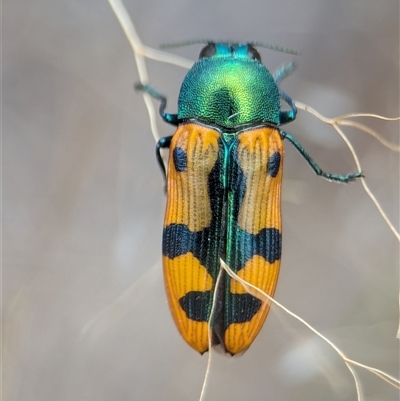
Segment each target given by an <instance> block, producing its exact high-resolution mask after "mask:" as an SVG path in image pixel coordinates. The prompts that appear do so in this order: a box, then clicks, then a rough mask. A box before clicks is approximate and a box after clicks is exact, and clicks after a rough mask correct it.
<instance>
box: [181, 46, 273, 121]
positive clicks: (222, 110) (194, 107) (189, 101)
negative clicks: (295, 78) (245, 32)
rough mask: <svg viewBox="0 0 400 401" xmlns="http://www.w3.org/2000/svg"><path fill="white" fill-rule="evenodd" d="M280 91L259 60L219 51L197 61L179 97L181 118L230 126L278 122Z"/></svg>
mask: <svg viewBox="0 0 400 401" xmlns="http://www.w3.org/2000/svg"><path fill="white" fill-rule="evenodd" d="M279 113H280V98H279V90H278V87H277V85H276V83H275V81H274V78H273V77H272V75H271V73H270V72H269V71H268V70H267V69H266V68H265V67H264V65H263V64H262V63H261V62H259V61H258V60H254V59H250V58H245V57H235V56H233V55H232V54H223V55H221V54H220V53H219V54H218V53H217V55H214V56H212V57H210V58H202V59H200V60H198V61H197V62H196V63H195V64H194V65H193V67H192V69H191V70H190V71H189V72H188V74H187V75H186V77H185V79H184V81H183V83H182V87H181V91H180V94H179V98H178V118H179V120H186V119H187V120H189V119H199V120H203V121H206V122H209V123H211V124H215V125H218V126H220V127H225V128H228V129H233V128H237V127H238V126H241V125H248V124H257V123H264V122H269V123H272V124H276V125H278V124H279V123H280V121H279Z"/></svg>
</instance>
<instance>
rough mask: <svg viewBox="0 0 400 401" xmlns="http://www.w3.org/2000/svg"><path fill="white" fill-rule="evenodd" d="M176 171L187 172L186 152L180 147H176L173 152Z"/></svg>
mask: <svg viewBox="0 0 400 401" xmlns="http://www.w3.org/2000/svg"><path fill="white" fill-rule="evenodd" d="M172 157H173V160H174V166H175V170H176V171H178V172H181V171H185V170H186V168H187V156H186V152H185V151H184V150H183V149H182V148H180V147H179V146H177V147H175V148H174V150H173V152H172Z"/></svg>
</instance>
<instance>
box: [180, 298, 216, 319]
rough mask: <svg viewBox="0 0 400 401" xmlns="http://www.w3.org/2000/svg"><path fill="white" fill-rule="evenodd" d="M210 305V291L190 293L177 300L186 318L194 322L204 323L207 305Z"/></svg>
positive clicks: (207, 309)
mask: <svg viewBox="0 0 400 401" xmlns="http://www.w3.org/2000/svg"><path fill="white" fill-rule="evenodd" d="M211 303H212V292H211V291H190V292H188V293H187V294H185V295H184V296H183V297H182V298H180V299H179V304H180V305H181V307H182V309H183V310H184V311H185V313H186V316H187V317H188V318H189V319H191V320H194V321H196V322H206V321H207V320H208V316H209V307H208V306H209V305H211Z"/></svg>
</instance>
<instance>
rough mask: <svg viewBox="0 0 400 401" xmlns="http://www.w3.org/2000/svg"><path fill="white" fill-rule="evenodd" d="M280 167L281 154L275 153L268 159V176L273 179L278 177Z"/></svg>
mask: <svg viewBox="0 0 400 401" xmlns="http://www.w3.org/2000/svg"><path fill="white" fill-rule="evenodd" d="M280 165H281V154H280V153H279V152H278V151H276V152H275V153H274V154H273V155H271V156H270V157H269V158H268V164H267V173H268V175H269V176H271V177H273V178H275V177H276V176H277V175H278V172H279V167H280Z"/></svg>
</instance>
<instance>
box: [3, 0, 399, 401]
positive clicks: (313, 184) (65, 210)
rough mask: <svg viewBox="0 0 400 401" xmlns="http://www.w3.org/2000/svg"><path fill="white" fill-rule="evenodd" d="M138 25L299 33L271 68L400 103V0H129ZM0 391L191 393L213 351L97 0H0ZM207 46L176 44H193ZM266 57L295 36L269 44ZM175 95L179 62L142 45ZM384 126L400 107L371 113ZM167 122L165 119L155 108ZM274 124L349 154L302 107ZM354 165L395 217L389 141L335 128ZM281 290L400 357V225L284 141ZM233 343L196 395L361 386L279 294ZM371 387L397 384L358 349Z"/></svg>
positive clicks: (350, 93)
mask: <svg viewBox="0 0 400 401" xmlns="http://www.w3.org/2000/svg"><path fill="white" fill-rule="evenodd" d="M125 4H126V7H127V9H128V10H129V13H130V15H131V17H132V19H133V21H134V23H135V25H136V28H137V31H138V33H139V35H140V36H141V39H142V40H143V42H144V43H145V44H146V45H149V46H153V47H157V46H158V45H159V44H161V43H166V42H167V43H168V42H176V41H182V40H189V39H194V38H215V39H231V40H240V41H246V40H260V41H266V42H269V43H272V44H277V45H281V46H286V47H289V48H294V49H297V50H299V51H300V52H301V55H300V56H298V57H296V58H295V59H296V61H297V63H298V68H297V70H296V71H295V72H294V73H293V75H292V76H291V77H290V78H288V79H287V80H286V81H284V82H283V84H282V86H283V88H284V89H285V90H286V91H287V92H288V93H289V94H290V95H291V96H293V97H294V98H295V99H296V100H298V101H301V102H304V103H307V104H309V105H310V106H313V107H315V108H317V109H318V110H319V111H320V112H321V113H323V114H325V115H327V116H335V115H339V114H342V113H348V112H371V113H376V114H382V115H384V116H391V117H393V116H396V115H398V114H399V2H398V1H397V0H385V1H376V0H343V1H341V0H337V1H332V0H291V1H290V0H279V1H275V0H271V1H257V0H248V1H227V0H221V1H211V0H204V1H192V0H186V1H183V0H175V1H172V2H166V1H139V0H126V1H125ZM2 11H3V18H2V22H3V140H2V146H3V162H2V165H3V255H2V257H3V272H2V280H3V304H2V306H3V322H2V334H3V355H2V358H3V359H2V361H3V364H2V367H3V389H2V392H3V400H4V401H22V400H24V401H25V400H30V401H47V400H49V401H52V400H57V401H67V400H68V401H71V400H74V401H78V400H79V401H81V400H82V401H92V400H93V401H94V400H96V401H106V400H107V401H109V400H118V401H119V400H143V401H145V400H171V401H180V400H185V401H191V400H198V397H199V394H200V389H201V385H202V381H203V378H204V372H205V368H206V363H207V354H206V355H203V356H200V355H198V354H196V353H195V352H194V351H193V350H191V349H190V348H189V347H188V346H187V345H186V344H185V343H184V342H183V340H182V339H181V338H180V336H179V334H178V333H177V331H176V329H175V327H174V325H173V322H172V319H171V317H170V314H169V311H168V307H167V305H166V300H165V295H164V289H163V282H162V273H161V265H160V260H161V257H160V255H161V246H160V240H161V228H162V220H163V208H164V202H165V196H164V192H163V185H164V184H163V180H162V177H161V174H160V173H159V171H158V167H157V165H156V162H155V159H154V145H155V144H154V140H153V138H152V136H151V132H150V128H149V122H148V118H147V113H146V110H145V107H144V104H143V100H142V96H141V95H140V94H138V93H135V92H134V91H133V83H134V82H135V81H137V80H138V75H137V70H136V66H135V63H134V57H133V54H132V51H131V48H130V46H129V44H128V42H127V40H126V38H125V36H124V34H123V32H122V30H121V27H120V26H119V24H118V22H117V20H116V18H115V16H114V14H113V12H112V10H111V8H110V7H109V5H108V3H107V2H106V1H90V0H81V1H73V0H68V1H67V0H56V1H51V0H37V1H27V0H25V1H24V0H6V1H4V2H3V9H2ZM199 51H200V46H192V47H187V48H183V49H176V50H174V51H173V52H174V53H175V54H179V55H182V56H185V57H188V58H190V59H193V60H195V59H196V58H197V55H198V53H199ZM261 52H262V56H263V61H264V63H265V65H266V66H267V67H268V68H269V69H270V70H274V69H276V68H277V67H279V66H280V65H281V64H282V63H284V62H288V61H290V60H292V59H293V57H292V56H289V55H286V54H282V53H276V52H272V51H268V50H262V51H261ZM148 68H149V73H150V80H151V82H152V84H153V85H154V86H155V87H157V88H158V89H159V90H160V91H161V92H162V93H165V94H166V95H167V96H168V98H169V104H168V111H170V112H174V111H175V110H176V98H177V94H178V91H179V87H180V83H181V82H182V79H183V77H184V74H185V70H184V69H182V68H179V67H175V66H171V65H166V64H161V63H158V62H155V61H149V62H148ZM363 122H364V123H366V124H367V125H369V126H371V127H373V128H376V129H378V130H379V131H380V133H381V134H382V135H384V136H385V138H387V139H389V140H390V141H392V142H397V144H398V141H399V135H398V134H399V126H398V124H397V123H387V122H382V121H381V122H379V121H378V122H377V121H374V120H372V119H364V120H363ZM159 128H160V130H161V132H162V134H163V135H168V134H171V133H172V132H173V127H172V126H167V125H165V124H162V122H161V121H159ZM286 130H287V131H288V132H290V133H291V134H292V135H294V136H295V137H296V138H297V139H298V140H299V141H300V142H301V143H302V144H303V146H304V147H305V148H306V149H307V151H308V152H309V153H310V154H311V155H312V156H313V157H314V158H315V160H316V161H317V162H318V163H319V164H320V165H321V166H322V167H323V168H324V169H325V170H327V171H330V172H334V173H347V172H350V171H355V170H356V167H355V165H354V162H353V161H352V158H351V155H350V153H349V151H348V150H347V148H346V147H345V145H344V144H343V143H342V142H341V140H340V139H338V137H337V135H336V134H335V133H334V131H333V130H332V129H331V128H329V127H327V126H326V125H324V124H322V123H321V122H318V121H317V120H316V119H315V118H314V117H311V116H309V115H306V114H305V113H300V115H299V117H298V119H297V121H296V122H294V123H293V124H290V125H288V126H287V127H286ZM346 132H348V133H349V136H350V139H351V141H352V142H353V144H354V146H355V149H356V151H357V153H358V155H359V157H360V160H361V163H362V166H363V171H364V173H365V175H366V177H367V182H368V184H369V185H370V186H371V189H372V190H373V191H374V193H375V195H376V196H377V198H378V199H379V201H380V202H381V204H382V206H383V208H384V210H385V211H386V212H387V214H388V216H389V218H390V219H391V220H392V221H393V222H394V223H395V224H396V226H397V227H398V221H399V155H398V154H396V153H395V152H392V151H389V150H388V149H386V148H384V147H383V146H382V145H381V144H380V143H378V142H377V141H376V140H374V139H373V138H371V137H369V136H368V135H367V134H364V133H361V132H357V131H356V130H352V129H347V130H346ZM283 191H284V199H285V200H284V203H283V212H284V216H283V229H284V247H283V259H282V267H281V276H280V282H279V285H278V290H277V293H276V298H277V300H279V301H280V302H282V303H283V304H284V305H285V306H287V307H288V308H290V309H291V310H293V311H294V312H296V313H298V314H299V315H300V316H302V317H303V318H304V319H306V320H307V321H308V322H310V323H311V324H313V325H314V326H315V327H316V328H317V329H319V330H321V331H322V332H323V333H324V334H325V335H327V336H328V337H329V338H330V339H332V340H333V341H334V342H335V343H336V344H337V345H338V346H339V347H341V348H342V350H343V351H344V352H345V353H346V354H347V355H348V356H349V357H350V358H353V359H357V360H359V361H360V362H362V363H365V364H367V365H372V366H374V367H376V368H380V369H383V370H385V371H387V372H388V373H390V374H393V375H395V376H397V375H398V370H399V369H398V368H399V366H398V363H399V362H398V355H399V354H398V352H399V346H398V340H396V338H395V335H396V332H397V323H398V312H397V311H398V299H397V294H398V266H399V245H398V242H397V241H396V239H395V237H394V236H393V234H392V233H391V232H390V231H389V229H388V227H387V226H386V224H385V223H384V221H383V220H382V218H381V217H380V216H379V214H378V212H377V210H376V208H375V207H374V205H373V204H372V202H371V201H370V199H369V198H368V197H367V196H366V194H365V193H364V191H363V189H362V186H361V183H360V182H356V183H353V184H350V185H336V184H332V183H328V182H326V181H324V180H323V179H321V178H318V177H315V175H314V174H313V172H312V171H311V170H310V169H309V167H308V166H307V165H306V163H305V162H304V160H303V159H302V158H301V157H300V156H299V155H298V153H297V152H296V151H295V150H294V149H293V147H292V146H291V145H290V144H286V153H285V177H284V184H283ZM273 310H274V311H273V312H272V313H271V314H270V316H269V318H268V320H267V322H266V324H265V326H264V328H263V330H262V332H261V334H260V335H259V337H258V338H257V340H256V341H255V342H254V344H253V345H252V346H251V348H250V349H249V350H248V352H247V353H245V354H244V355H243V356H240V357H235V358H231V357H229V356H225V355H220V354H216V355H215V356H214V360H213V364H212V368H211V374H210V382H209V387H208V391H207V394H206V397H205V400H230V401H237V400H251V401H252V400H257V401H258V400H309V401H312V400H356V395H355V390H354V385H353V383H352V378H351V375H350V373H349V372H348V371H347V369H346V367H345V366H344V364H343V362H342V361H341V360H340V359H339V358H338V357H337V355H336V354H335V353H334V352H333V351H332V350H331V349H330V348H329V346H327V345H326V344H324V343H323V342H322V341H321V340H319V339H318V338H316V336H315V335H313V334H312V333H311V332H310V331H308V330H307V329H306V328H304V326H302V325H301V324H299V323H298V322H296V321H294V320H293V319H292V318H290V317H289V316H287V315H285V314H284V313H283V312H281V311H279V310H278V309H277V308H276V307H274V308H273ZM357 372H358V373H359V377H360V380H361V382H362V386H363V391H364V395H365V399H366V400H368V401H372V400H396V399H398V392H397V390H395V389H394V388H392V387H390V386H389V385H387V384H385V383H383V382H382V381H381V380H380V379H378V378H376V377H375V376H373V375H372V374H370V373H367V372H364V371H361V370H360V369H357Z"/></svg>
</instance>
